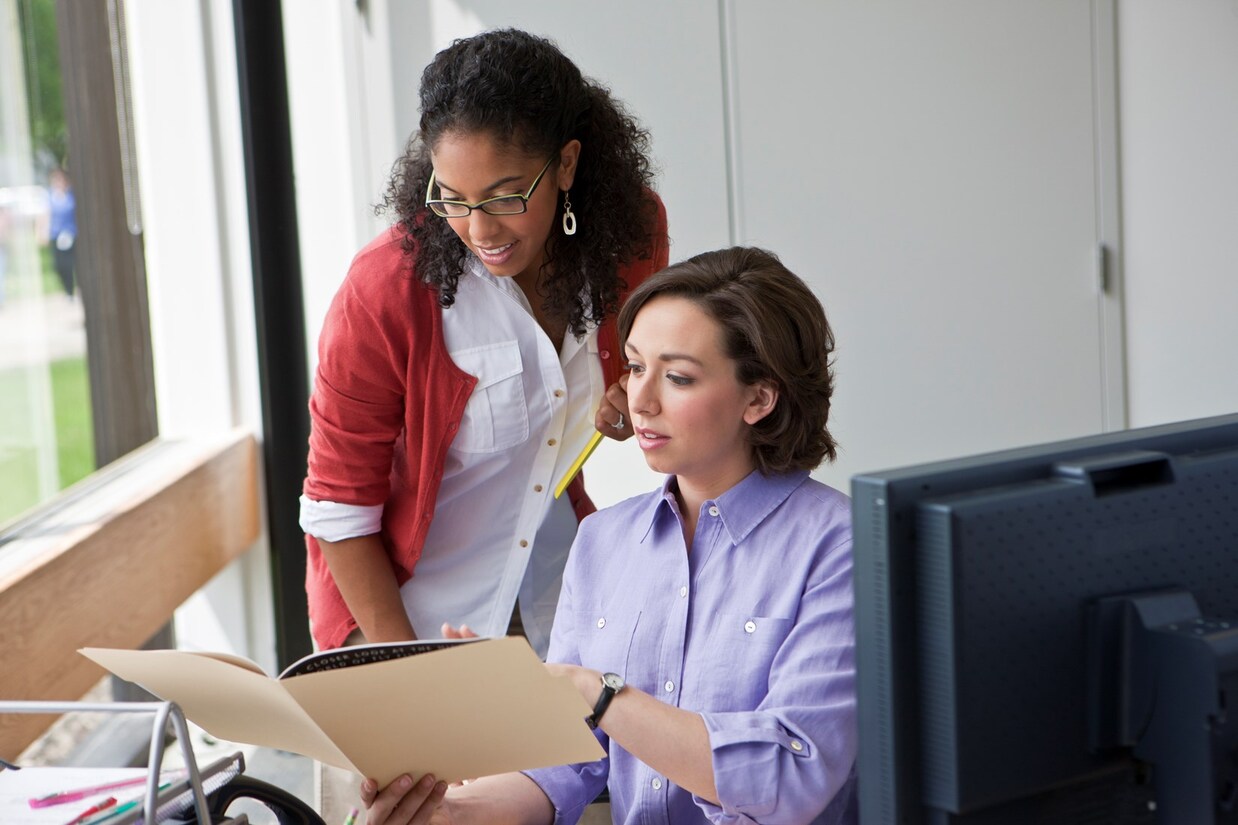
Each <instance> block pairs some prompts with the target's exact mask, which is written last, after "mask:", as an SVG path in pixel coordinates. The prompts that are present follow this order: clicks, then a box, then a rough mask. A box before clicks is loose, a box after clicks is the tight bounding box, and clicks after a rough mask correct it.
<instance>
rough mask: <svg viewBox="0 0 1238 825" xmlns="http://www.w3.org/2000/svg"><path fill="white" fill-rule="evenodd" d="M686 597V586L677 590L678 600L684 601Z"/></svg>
mask: <svg viewBox="0 0 1238 825" xmlns="http://www.w3.org/2000/svg"><path fill="white" fill-rule="evenodd" d="M687 597H688V585H686V584H685V585H684V586H683V587H681V588H679V598H681V599H686V598H687Z"/></svg>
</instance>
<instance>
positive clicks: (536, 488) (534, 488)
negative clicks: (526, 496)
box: [533, 484, 542, 493]
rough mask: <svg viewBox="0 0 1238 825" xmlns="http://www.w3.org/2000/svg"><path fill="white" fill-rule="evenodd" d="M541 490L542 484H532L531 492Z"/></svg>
mask: <svg viewBox="0 0 1238 825" xmlns="http://www.w3.org/2000/svg"><path fill="white" fill-rule="evenodd" d="M541 491H542V485H540V484H534V485H533V492H535V493H540V492H541Z"/></svg>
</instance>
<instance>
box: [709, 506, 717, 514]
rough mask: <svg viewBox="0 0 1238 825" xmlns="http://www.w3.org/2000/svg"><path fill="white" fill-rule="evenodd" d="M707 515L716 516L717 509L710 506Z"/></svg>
mask: <svg viewBox="0 0 1238 825" xmlns="http://www.w3.org/2000/svg"><path fill="white" fill-rule="evenodd" d="M709 514H710V515H711V516H716V515H718V508H717V507H714V506H712V505H711V506H710V508H709Z"/></svg>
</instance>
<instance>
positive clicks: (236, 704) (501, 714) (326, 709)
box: [81, 637, 606, 786]
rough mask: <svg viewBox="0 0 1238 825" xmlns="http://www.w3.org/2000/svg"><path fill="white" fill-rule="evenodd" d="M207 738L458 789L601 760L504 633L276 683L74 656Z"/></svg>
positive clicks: (198, 665) (102, 655)
mask: <svg viewBox="0 0 1238 825" xmlns="http://www.w3.org/2000/svg"><path fill="white" fill-rule="evenodd" d="M81 652H82V653H83V654H84V655H86V656H88V657H89V658H91V659H93V660H94V661H95V662H97V663H99V664H100V665H102V666H103V667H105V668H107V669H108V670H110V671H111V672H112V673H115V674H116V675H117V676H119V677H121V678H122V679H126V680H128V681H130V682H135V683H137V684H139V685H141V686H143V687H144V688H146V689H147V690H149V691H150V692H151V693H153V694H155V695H156V696H158V697H160V698H161V699H164V700H166V701H171V702H176V703H177V705H179V706H180V708H181V710H183V711H184V713H185V716H186V717H188V718H189V719H191V720H193V722H194V723H195V724H197V725H200V726H201V727H202V728H203V729H204V730H206V731H207V732H208V733H210V734H211V735H212V736H216V737H218V738H220V739H227V740H229V741H233V742H244V743H247V744H252V745H260V746H264V747H271V748H278V749H281V750H288V751H293V752H295V753H300V754H303V755H305V756H309V757H312V758H314V759H317V760H319V761H321V762H326V763H328V764H331V765H336V766H338V767H341V768H346V769H351V770H353V771H356V772H357V773H359V774H361V775H363V776H368V777H373V778H374V779H376V780H378V782H379V784H380V786H382V785H386V784H387V783H389V782H391V781H392V780H393V779H395V778H396V777H397V776H399V775H400V774H402V773H409V774H411V775H412V776H413V777H414V778H416V777H418V776H421V775H423V774H426V773H433V774H434V776H436V777H437V778H438V779H441V780H444V781H446V782H457V781H460V780H462V779H471V778H474V777H479V776H488V775H491V774H496V773H504V772H507V771H515V770H526V769H530V768H540V767H546V766H549V765H563V764H569V763H574V762H590V761H593V760H596V759H601V758H602V757H603V756H605V755H606V754H605V752H604V751H603V750H602V748H601V746H600V745H598V742H597V739H596V738H595V737H594V735H593V732H592V731H591V730H589V727H588V725H586V724H585V721H584V718H585V717H586V716H588V715H589V713H590V708H589V706H588V704H587V703H586V702H585V700H584V698H583V697H582V696H581V695H580V693H579V692H578V691H577V690H576V689H575V687H574V686H573V685H572V683H571V680H570V679H568V678H566V677H555V676H552V675H551V674H550V672H549V671H548V670H546V668H545V666H543V665H542V663H541V661H539V660H538V658H537V654H535V653H534V652H533V650H532V648H530V647H529V644H528V642H527V641H525V640H524V639H521V638H518V637H507V638H501V639H487V640H484V641H480V642H475V643H473V644H467V645H460V646H456V647H450V648H444V649H442V650H436V651H434V652H431V653H425V654H422V655H417V656H409V657H406V658H400V659H391V660H388V661H381V662H373V663H369V664H358V665H354V666H352V667H343V668H336V669H331V670H323V671H318V672H315V673H307V674H305V675H302V676H292V677H290V678H287V679H282V680H277V679H273V678H271V677H270V676H267V675H266V674H264V673H262V672H261V670H259V669H258V668H257V666H256V665H254V664H253V663H252V662H248V661H246V660H242V659H239V658H237V657H230V656H224V655H220V654H211V653H195V652H191V651H180V650H115V649H105V648H84V649H83V650H82V651H81Z"/></svg>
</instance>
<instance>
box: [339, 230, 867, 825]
mask: <svg viewBox="0 0 1238 825" xmlns="http://www.w3.org/2000/svg"><path fill="white" fill-rule="evenodd" d="M619 329H620V335H621V340H624V341H625V344H624V346H625V352H626V357H627V359H628V368H629V370H630V373H629V376H628V381H627V393H628V405H629V411H630V413H631V418H632V422H633V424H634V425H635V431H636V434H637V439H638V443H639V444H640V447H641V449H642V450H643V451H644V453H645V460H646V461H647V462H648V463H649V466H650V467H652V468H653V469H655V470H657V471H659V472H663V473H667V474H668V477H667V479H666V481H665V483H664V484H663V485H662V487H661V489H659V490H656V491H654V492H652V493H649V494H647V495H644V496H638V497H636V498H632V499H629V500H628V501H625V502H622V503H620V504H618V505H616V506H614V507H610V508H608V509H606V510H603V511H601V512H598V513H596V514H595V515H593V516H590V517H589V518H587V519H586V520H585V521H584V522H582V524H581V527H580V532H579V534H578V535H577V537H576V541H575V544H574V545H573V547H572V552H571V556H570V558H569V561H568V565H567V570H566V571H565V573H564V580H563V590H562V594H561V596H560V599H559V605H558V610H557V611H556V613H555V619H554V627H553V631H552V637H551V643H550V655H549V661H551V662H554V663H556V664H548V665H547V667H549V668H551V669H552V670H554V671H555V672H557V673H561V674H562V675H565V676H567V677H569V678H571V679H572V681H573V682H574V684H575V685H576V687H577V688H578V689H579V690H580V692H581V694H582V695H583V696H584V697H585V700H586V701H587V702H588V703H589V704H591V705H593V706H594V713H593V715H592V716H591V717H590V718H589V720H588V721H589V723H590V724H591V725H593V726H595V729H596V734H597V736H598V738H599V741H600V742H601V744H602V746H603V747H604V748H606V750H607V753H608V754H609V756H608V758H607V759H603V760H601V761H598V762H591V763H584V764H577V765H565V766H559V767H553V768H545V769H539V770H531V771H526V772H524V773H513V774H505V775H501V776H491V777H484V778H482V779H479V780H477V781H475V782H471V783H468V784H466V785H462V786H458V787H453V788H451V789H450V790H448V789H447V788H446V787H445V786H444V784H443V783H441V782H437V783H436V782H435V779H434V777H432V776H425V777H421V779H420V781H414V777H410V776H403V777H400V778H399V779H397V780H396V781H395V782H393V783H392V784H391V785H389V786H388V787H386V788H384V789H382V790H381V792H380V791H379V790H378V789H377V787H376V783H375V782H373V781H372V780H366V782H365V783H363V785H362V798H363V800H364V801H365V803H366V805H367V806H368V809H369V811H368V816H367V819H366V822H367V823H369V824H370V825H380V824H382V823H408V822H434V823H466V822H469V823H471V822H479V823H481V822H484V823H495V822H531V823H532V822H538V823H550V822H555V823H560V822H575V821H577V819H578V818H579V817H580V816H581V813H582V812H583V810H584V808H585V806H586V805H588V804H589V802H590V801H591V800H592V799H593V798H594V797H595V796H596V795H597V794H598V793H599V792H600V791H601V790H602V788H603V786H605V785H607V784H609V788H610V799H611V811H612V815H613V817H614V821H615V822H646V821H658V822H673V823H680V822H698V821H703V820H712V821H718V822H788V823H808V822H818V823H838V822H854V821H855V819H856V812H855V794H854V791H855V776H854V763H855V753H856V718H855V662H854V644H855V633H854V626H853V620H852V606H853V603H852V588H851V515H850V500H849V499H848V497H847V496H845V495H844V494H842V493H840V492H838V491H837V490H834V489H831V488H830V487H827V486H826V485H824V484H821V483H820V482H817V481H815V480H813V479H811V478H809V475H808V473H809V471H810V470H811V469H813V468H814V467H816V466H817V465H818V464H819V463H820V462H821V461H822V459H824V458H826V457H829V458H831V459H832V458H833V457H834V452H835V443H834V439H833V438H832V436H831V435H830V433H829V430H828V429H827V427H826V421H827V418H828V416H829V408H830V394H831V391H832V382H833V376H832V373H831V367H830V353H831V352H832V350H833V347H834V338H833V333H832V332H831V331H830V327H829V324H828V323H827V321H826V318H825V313H824V311H823V310H822V308H821V304H820V302H818V300H817V299H816V298H815V297H814V296H813V294H812V292H811V291H810V290H809V289H808V287H807V286H806V285H805V284H804V282H803V281H801V280H800V279H799V278H798V277H796V276H795V275H794V274H792V273H791V272H790V271H788V270H787V269H786V267H784V266H783V265H782V264H781V263H780V262H779V260H778V259H777V258H776V257H775V256H774V255H772V254H770V253H768V252H765V251H763V250H760V249H751V248H734V249H728V250H723V251H718V252H709V253H705V254H703V255H698V256H696V257H694V258H691V259H689V260H687V261H684V262H682V263H679V264H676V265H674V266H672V267H670V268H669V269H666V270H664V271H663V272H662V273H660V274H658V275H656V276H654V277H653V278H651V279H650V280H648V281H647V282H645V283H644V284H642V285H641V286H640V287H638V288H637V289H636V290H635V291H633V293H632V295H631V297H630V298H629V299H628V301H627V303H626V304H625V305H624V307H623V310H622V311H621V313H620V317H619ZM446 630H449V629H448V628H445V631H446Z"/></svg>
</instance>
